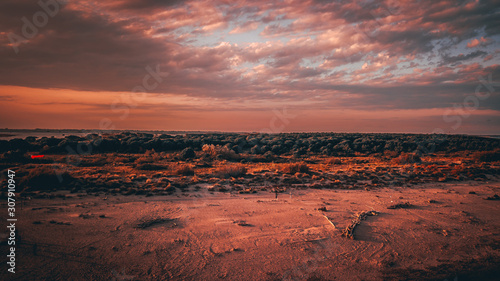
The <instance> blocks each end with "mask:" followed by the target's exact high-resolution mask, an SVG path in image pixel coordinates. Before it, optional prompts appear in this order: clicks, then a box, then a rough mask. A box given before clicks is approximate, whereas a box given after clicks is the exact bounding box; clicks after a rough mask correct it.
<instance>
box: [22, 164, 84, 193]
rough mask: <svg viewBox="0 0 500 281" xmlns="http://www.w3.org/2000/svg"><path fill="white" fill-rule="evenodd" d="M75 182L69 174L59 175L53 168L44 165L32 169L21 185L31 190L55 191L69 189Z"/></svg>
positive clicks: (62, 173)
mask: <svg viewBox="0 0 500 281" xmlns="http://www.w3.org/2000/svg"><path fill="white" fill-rule="evenodd" d="M74 180H75V179H74V178H73V177H72V176H70V175H69V174H68V173H67V172H61V173H59V171H58V170H56V169H55V168H54V167H53V166H48V165H43V166H38V167H36V168H34V169H31V170H30V171H29V173H28V175H26V176H24V177H23V178H22V180H21V182H20V185H24V186H26V187H29V189H31V190H53V189H62V188H64V187H68V185H69V184H71V183H72V182H73V181H74Z"/></svg>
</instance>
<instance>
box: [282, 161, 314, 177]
mask: <svg viewBox="0 0 500 281" xmlns="http://www.w3.org/2000/svg"><path fill="white" fill-rule="evenodd" d="M282 172H283V173H286V174H295V173H309V172H310V170H309V166H307V164H306V163H304V162H301V163H290V164H285V165H284V166H283V168H282Z"/></svg>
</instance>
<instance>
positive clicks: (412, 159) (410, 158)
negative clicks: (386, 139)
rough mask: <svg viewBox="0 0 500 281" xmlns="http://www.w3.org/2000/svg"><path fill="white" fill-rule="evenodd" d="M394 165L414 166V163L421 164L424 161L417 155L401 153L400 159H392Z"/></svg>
mask: <svg viewBox="0 0 500 281" xmlns="http://www.w3.org/2000/svg"><path fill="white" fill-rule="evenodd" d="M392 162H393V163H394V164H399V165H401V164H413V163H421V162H422V159H420V156H418V155H417V154H415V153H401V155H399V156H398V157H396V158H394V159H392Z"/></svg>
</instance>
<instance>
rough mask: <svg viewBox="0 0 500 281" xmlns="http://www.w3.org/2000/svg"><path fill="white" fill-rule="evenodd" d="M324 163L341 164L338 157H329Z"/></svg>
mask: <svg viewBox="0 0 500 281" xmlns="http://www.w3.org/2000/svg"><path fill="white" fill-rule="evenodd" d="M326 164H328V165H340V164H342V161H341V160H340V159H339V158H330V159H328V160H327V161H326Z"/></svg>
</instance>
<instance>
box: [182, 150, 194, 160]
mask: <svg viewBox="0 0 500 281" xmlns="http://www.w3.org/2000/svg"><path fill="white" fill-rule="evenodd" d="M179 156H180V157H181V159H183V160H186V159H192V158H195V157H196V153H195V152H194V150H193V149H192V148H191V147H187V148H185V149H184V150H182V151H181V153H180V154H179Z"/></svg>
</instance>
